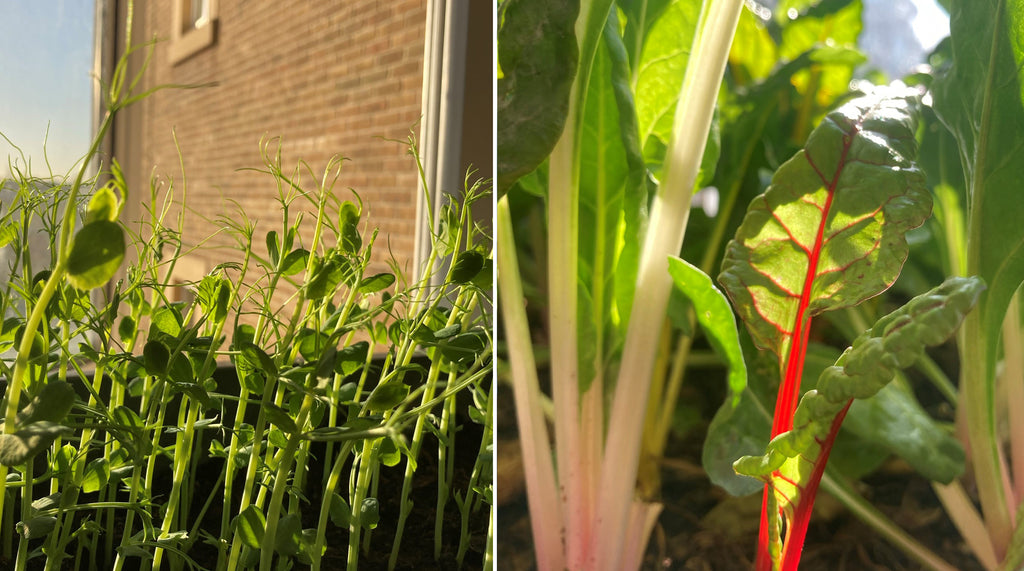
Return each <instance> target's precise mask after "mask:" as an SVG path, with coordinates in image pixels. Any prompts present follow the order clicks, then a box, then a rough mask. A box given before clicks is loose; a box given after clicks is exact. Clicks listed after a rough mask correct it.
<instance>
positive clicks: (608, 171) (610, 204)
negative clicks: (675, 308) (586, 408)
mask: <svg viewBox="0 0 1024 571" xmlns="http://www.w3.org/2000/svg"><path fill="white" fill-rule="evenodd" d="M603 39H604V41H603V42H602V44H601V45H599V46H598V49H597V53H596V54H595V57H594V63H593V66H592V68H591V73H590V85H589V86H588V87H587V98H586V106H585V109H584V112H583V121H582V124H581V127H580V130H581V136H580V145H579V149H580V151H579V153H580V154H579V163H580V175H579V177H580V192H579V225H578V229H579V267H578V275H579V279H578V280H577V283H578V284H579V285H578V287H579V295H578V298H577V299H578V304H579V311H578V319H579V321H578V331H579V335H578V337H579V341H578V347H579V378H580V390H581V391H585V390H587V388H589V386H590V383H591V382H592V381H593V379H594V378H595V375H596V374H598V373H599V369H603V368H604V365H605V364H606V362H607V360H608V355H609V353H610V352H611V351H612V350H613V348H614V347H615V346H617V345H618V344H620V343H621V341H622V340H621V338H620V335H619V333H620V332H619V331H618V327H617V324H621V323H625V321H624V320H617V319H615V318H614V317H613V316H614V314H615V312H614V311H613V304H614V302H615V301H616V299H617V296H616V293H617V292H616V287H619V285H620V284H622V283H623V281H627V282H629V286H627V287H632V284H633V282H634V281H635V279H636V267H635V265H634V266H633V267H632V268H629V267H626V266H625V264H623V267H620V268H619V271H622V272H623V273H624V274H626V275H627V279H626V280H620V276H619V275H618V274H619V271H617V270H616V258H617V255H616V254H617V252H616V250H617V245H618V244H617V239H616V238H617V236H618V235H619V230H618V228H619V221H620V219H621V218H622V215H623V201H624V199H625V195H626V194H627V193H628V192H635V190H634V189H632V188H627V184H628V183H629V182H630V181H632V182H633V183H634V184H635V182H636V179H635V178H632V177H631V169H632V168H633V167H632V165H631V163H632V162H634V161H632V160H631V159H630V153H629V152H627V144H630V145H632V147H633V155H634V159H635V160H640V161H641V164H642V159H639V148H638V146H637V143H636V125H635V119H633V117H634V116H635V111H634V108H633V101H632V97H631V96H630V95H629V69H628V67H627V65H626V61H625V60H626V55H625V48H624V47H623V45H622V39H621V38H620V37H619V34H618V19H617V18H615V17H614V16H613V17H609V18H608V23H607V24H606V26H605V29H604V34H603ZM623 92H625V93H623ZM620 94H621V95H620ZM631 121H632V122H631ZM630 125H632V136H631V137H630V136H629V135H624V134H623V128H624V127H625V128H626V129H629V128H630ZM627 133H628V131H627ZM635 259H636V260H637V261H638V260H639V258H635ZM618 299H622V298H621V297H618ZM630 301H631V299H630ZM626 311H627V312H628V309H627V310H626ZM620 312H621V310H620ZM621 333H623V334H624V330H623V331H622V332H621Z"/></svg>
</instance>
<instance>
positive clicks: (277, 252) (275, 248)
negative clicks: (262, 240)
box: [267, 230, 281, 266]
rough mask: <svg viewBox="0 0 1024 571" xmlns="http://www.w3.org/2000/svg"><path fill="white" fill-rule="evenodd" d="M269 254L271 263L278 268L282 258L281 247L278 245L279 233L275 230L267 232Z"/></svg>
mask: <svg viewBox="0 0 1024 571" xmlns="http://www.w3.org/2000/svg"><path fill="white" fill-rule="evenodd" d="M267 253H268V254H270V261H271V263H273V265H274V266H277V261H278V260H279V259H280V257H281V246H280V245H278V241H277V232H275V231H274V230H271V231H270V232H267Z"/></svg>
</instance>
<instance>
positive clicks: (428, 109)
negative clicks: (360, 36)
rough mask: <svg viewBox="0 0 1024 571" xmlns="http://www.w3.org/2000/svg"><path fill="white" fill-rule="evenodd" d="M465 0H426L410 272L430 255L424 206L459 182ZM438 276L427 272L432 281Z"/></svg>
mask: <svg viewBox="0 0 1024 571" xmlns="http://www.w3.org/2000/svg"><path fill="white" fill-rule="evenodd" d="M468 23H469V2H465V1H464V0H428V2H427V24H426V26H427V27H426V33H425V34H424V37H425V40H424V47H423V95H422V104H421V107H420V116H421V119H420V121H421V123H420V136H419V151H420V159H421V161H422V162H423V178H424V179H425V181H426V185H427V189H426V191H424V189H423V187H422V185H423V181H420V188H419V192H418V193H417V195H416V239H415V255H414V263H413V267H414V271H415V272H416V278H417V279H418V278H419V277H420V275H419V274H420V272H422V271H423V264H424V263H426V260H427V257H428V256H429V255H430V233H429V228H428V226H427V212H428V211H427V208H429V209H430V212H431V213H432V215H433V216H435V217H436V215H437V213H438V211H439V210H440V207H441V204H442V200H443V196H444V194H443V193H444V192H451V191H453V190H456V189H457V188H458V186H457V185H459V184H461V173H460V168H461V167H460V157H461V152H462V108H463V99H464V92H465V83H466V36H467V26H468ZM442 277H443V276H437V275H435V276H434V277H432V278H431V282H432V283H436V282H438V281H440V280H441V278H442Z"/></svg>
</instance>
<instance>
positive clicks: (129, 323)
mask: <svg viewBox="0 0 1024 571" xmlns="http://www.w3.org/2000/svg"><path fill="white" fill-rule="evenodd" d="M137 330H138V329H137V326H136V324H135V320H134V319H132V316H131V315H125V316H124V317H122V318H121V322H120V323H119V324H118V326H117V334H118V335H119V336H120V337H121V342H122V343H127V342H128V341H129V340H130V339H133V338H134V337H135V332H136V331H137Z"/></svg>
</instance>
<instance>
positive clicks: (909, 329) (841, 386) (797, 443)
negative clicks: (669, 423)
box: [734, 277, 985, 557]
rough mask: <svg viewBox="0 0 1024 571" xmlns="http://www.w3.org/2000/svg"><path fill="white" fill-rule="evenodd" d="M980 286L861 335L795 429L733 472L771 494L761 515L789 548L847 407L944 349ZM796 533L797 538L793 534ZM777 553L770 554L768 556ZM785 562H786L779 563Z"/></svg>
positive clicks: (804, 407) (803, 406)
mask: <svg viewBox="0 0 1024 571" xmlns="http://www.w3.org/2000/svg"><path fill="white" fill-rule="evenodd" d="M984 289H985V286H984V282H983V281H982V280H981V279H980V278H976V277H971V278H957V277H954V278H950V279H948V280H946V281H945V282H944V283H943V284H942V285H940V286H938V287H937V288H935V289H933V290H931V291H929V292H927V293H925V294H922V295H920V296H917V297H915V298H914V299H912V300H910V301H909V302H908V303H907V304H906V305H904V306H903V307H901V308H899V309H897V310H896V311H894V312H892V313H890V314H889V315H887V316H885V317H883V318H882V319H880V320H879V321H878V322H877V323H876V324H875V325H874V327H872V328H871V329H869V330H868V331H865V332H864V333H863V334H862V335H861V336H860V337H858V338H857V339H856V340H855V341H854V342H853V346H852V347H850V348H848V349H847V350H846V351H845V352H844V353H843V354H842V355H841V356H840V357H839V360H838V361H836V364H835V366H832V367H829V368H827V369H825V371H824V372H823V373H822V374H821V376H820V377H819V379H818V386H817V388H816V389H815V390H811V391H807V393H806V394H805V395H804V396H803V398H802V399H801V400H800V405H799V406H798V407H797V408H796V412H795V414H794V416H793V428H792V429H791V430H789V431H787V432H784V433H782V434H779V435H778V436H776V437H775V438H773V439H772V440H771V442H769V443H768V448H767V450H766V453H765V454H764V455H763V456H745V457H743V458H740V459H739V460H737V461H736V463H735V464H734V468H735V469H736V472H737V473H739V474H744V475H747V476H752V477H756V478H760V479H762V480H764V481H765V482H766V483H767V484H768V485H769V488H770V489H771V491H772V493H771V494H769V495H768V498H769V510H768V512H767V513H769V514H772V513H779V514H781V515H782V517H784V518H785V520H786V529H787V530H790V531H787V533H786V537H787V541H788V542H793V541H795V542H796V545H797V546H801V545H802V543H803V532H805V531H806V525H807V521H808V520H809V518H810V512H811V507H812V506H813V503H814V495H815V493H816V492H817V487H818V483H819V482H820V479H821V474H822V472H823V471H824V468H825V464H826V462H827V461H828V455H829V451H830V450H831V447H832V443H833V442H834V440H835V436H836V433H837V432H838V430H839V425H840V424H841V423H842V421H843V418H844V417H845V415H846V411H847V409H848V408H849V407H850V404H851V403H852V402H853V399H864V398H869V397H871V396H874V395H875V394H876V393H878V392H879V391H880V390H881V389H882V388H884V387H885V386H886V385H887V384H888V383H889V381H891V380H892V378H893V377H894V375H895V373H896V371H897V370H898V369H903V368H906V367H909V366H911V365H913V364H914V363H915V362H916V361H917V359H918V358H920V356H921V355H922V354H923V353H924V349H925V347H927V346H930V345H937V344H939V343H942V342H944V341H945V340H946V339H947V338H949V336H951V335H952V334H953V332H955V331H956V329H957V328H958V327H959V326H960V322H961V321H963V319H964V316H965V315H966V314H967V313H968V312H969V311H970V310H971V309H972V308H973V307H974V305H975V304H976V303H977V301H978V298H979V296H980V295H981V292H982V290H984ZM769 525H770V526H771V527H772V530H771V531H769V534H768V536H769V537H772V538H775V540H776V541H778V538H779V530H780V529H781V520H780V519H779V518H771V520H770V521H769ZM794 532H795V533H794ZM778 548H779V546H778V545H775V546H774V549H773V552H774V553H776V554H777V553H778V551H776V550H777V549H778ZM783 557H784V556H783Z"/></svg>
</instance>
